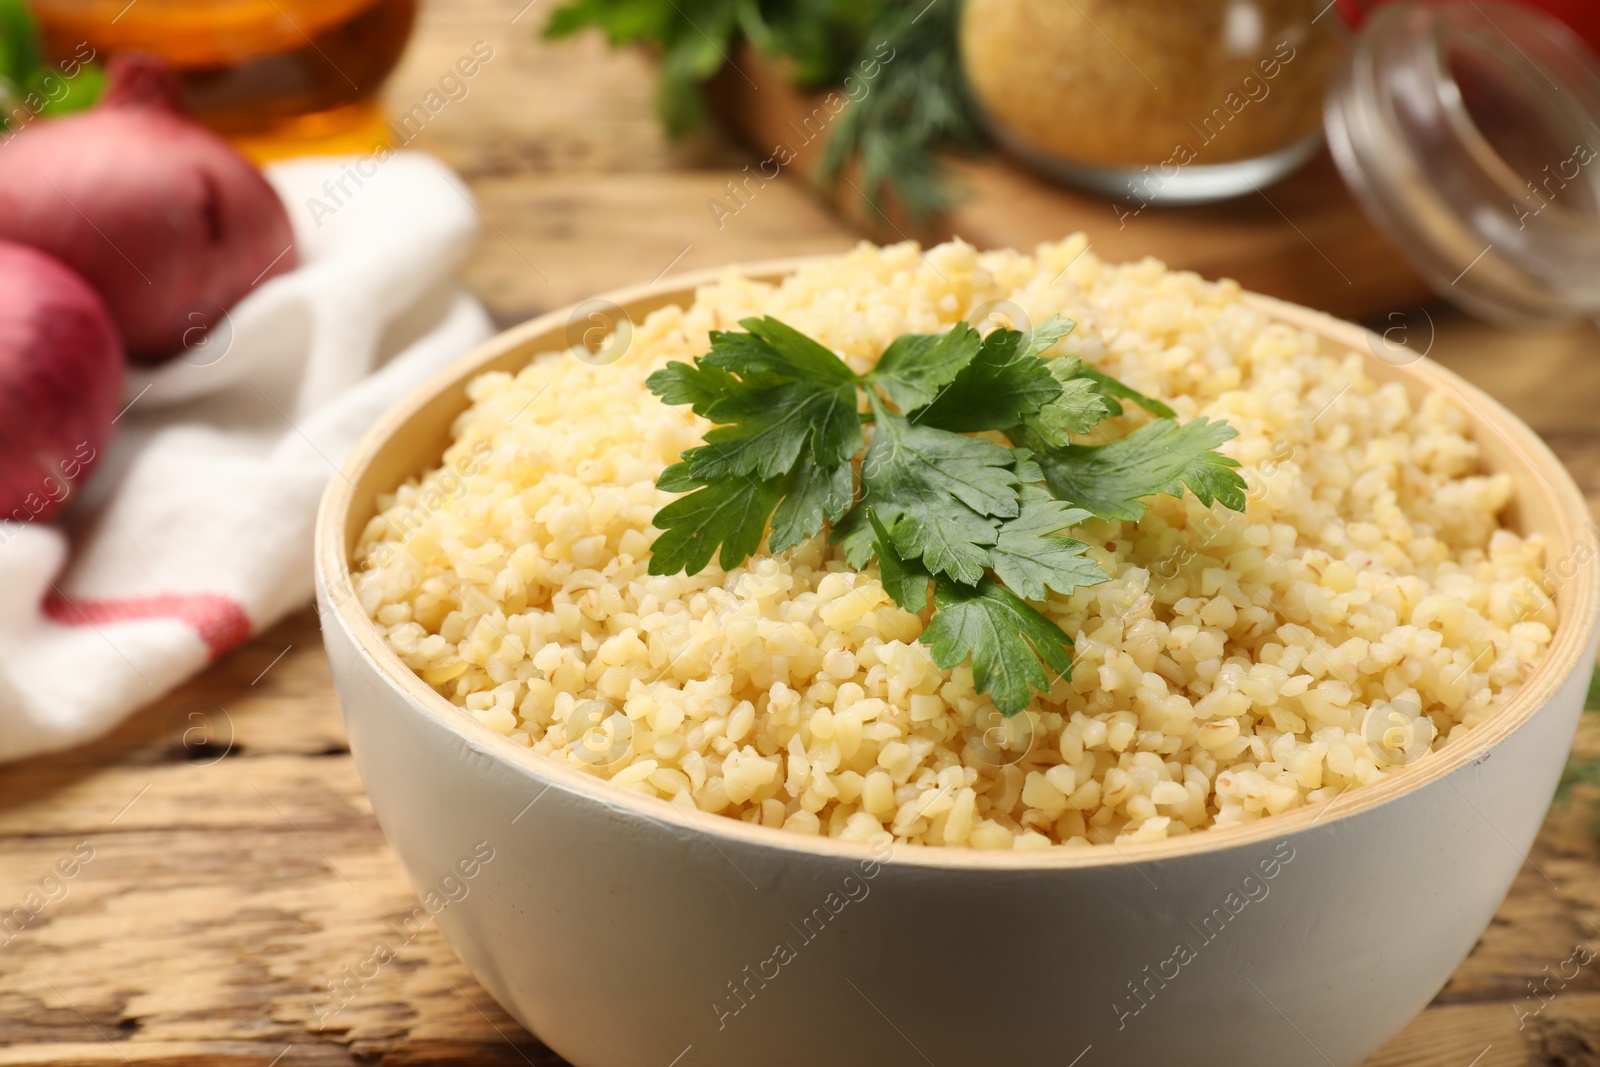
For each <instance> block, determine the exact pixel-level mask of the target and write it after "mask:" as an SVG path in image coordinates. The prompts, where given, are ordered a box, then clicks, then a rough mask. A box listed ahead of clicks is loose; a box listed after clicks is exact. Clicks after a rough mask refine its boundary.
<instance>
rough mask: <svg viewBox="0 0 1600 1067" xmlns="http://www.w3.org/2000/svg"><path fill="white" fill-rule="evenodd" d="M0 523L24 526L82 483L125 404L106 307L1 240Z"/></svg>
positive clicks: (118, 345) (82, 284) (73, 280)
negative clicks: (23, 524) (121, 406)
mask: <svg viewBox="0 0 1600 1067" xmlns="http://www.w3.org/2000/svg"><path fill="white" fill-rule="evenodd" d="M0 293H4V294H5V299H3V300H0V519H11V520H12V521H15V522H30V521H32V520H34V519H39V518H44V517H46V516H48V515H49V514H50V513H51V512H53V511H55V510H56V509H57V508H59V507H60V506H61V504H62V503H63V502H64V501H66V499H67V498H68V497H69V496H71V495H72V493H73V492H74V491H76V490H77V489H78V487H79V486H80V485H81V484H82V482H83V479H84V477H85V476H86V475H87V474H88V472H89V469H90V468H91V467H93V466H94V463H95V460H96V459H98V458H99V456H100V453H101V451H102V450H104V448H105V445H106V440H107V439H108V438H109V437H110V436H111V422H112V420H113V419H114V418H116V415H117V405H118V404H119V403H121V400H122V364H123V357H122V342H121V341H120V340H118V338H117V328H116V325H115V324H114V323H113V322H112V321H111V312H110V311H109V310H107V308H106V304H105V301H103V300H101V299H100V295H99V294H98V293H96V292H95V291H94V290H93V289H91V288H89V283H88V282H86V281H84V280H83V279H82V278H80V277H78V275H76V274H74V273H73V272H72V270H71V269H70V268H68V267H67V265H66V264H65V263H62V262H61V261H60V260H57V259H53V258H51V257H50V256H47V255H45V254H44V253H43V252H40V251H38V250H37V249H33V248H27V247H25V246H23V245H15V244H11V243H10V242H9V241H0Z"/></svg>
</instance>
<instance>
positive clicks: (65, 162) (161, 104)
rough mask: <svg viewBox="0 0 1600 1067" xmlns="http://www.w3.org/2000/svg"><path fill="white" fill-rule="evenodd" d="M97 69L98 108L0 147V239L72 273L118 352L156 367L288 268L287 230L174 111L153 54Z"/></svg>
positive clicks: (274, 208)
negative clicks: (117, 339) (108, 320)
mask: <svg viewBox="0 0 1600 1067" xmlns="http://www.w3.org/2000/svg"><path fill="white" fill-rule="evenodd" d="M108 77H109V82H108V88H107V91H106V95H105V97H104V98H103V100H102V103H101V104H100V106H98V107H96V108H94V109H93V110H91V111H87V112H82V113H79V114H75V115H70V116H67V117H64V118H60V119H53V120H51V121H49V122H41V123H36V124H34V125H31V126H30V127H29V128H28V129H27V130H25V131H23V132H22V133H21V134H19V135H18V136H17V137H16V138H15V139H14V140H12V141H11V142H10V143H9V144H7V145H6V146H5V148H4V151H0V238H3V239H7V240H11V241H16V242H18V243H21V244H27V245H32V246H33V247H35V248H38V249H41V250H42V251H45V252H48V253H50V254H51V255H53V256H55V257H56V258H57V259H60V260H61V261H62V262H63V263H65V264H67V265H68V266H69V267H71V268H73V269H74V270H76V271H77V272H78V273H80V274H81V275H83V277H84V278H86V279H88V281H89V283H90V284H91V285H93V286H94V288H95V289H96V290H98V291H99V293H100V295H101V296H103V297H104V298H105V301H106V304H107V305H108V306H109V307H110V309H111V314H112V317H113V318H114V319H115V320H116V323H117V326H118V328H119V330H120V331H121V333H122V338H123V341H124V342H125V343H126V345H127V349H128V354H129V356H130V357H131V358H133V359H135V360H138V361H140V362H145V363H159V362H162V361H165V360H167V359H170V358H172V357H173V356H175V355H178V354H180V353H181V352H182V351H183V349H184V347H185V344H186V341H187V342H194V341H197V340H200V339H203V338H204V337H205V335H206V332H207V331H208V330H209V328H210V327H211V326H213V325H215V324H216V323H217V322H219V321H220V320H221V319H222V317H223V315H224V313H225V311H226V310H227V309H228V308H231V307H232V306H233V305H234V304H235V303H237V302H238V301H239V300H240V298H242V297H243V296H244V295H245V294H246V293H248V292H249V291H250V290H251V289H252V288H253V287H254V286H256V285H258V284H260V283H261V282H264V281H266V280H267V279H268V278H271V277H274V276H275V275H278V274H282V273H284V272H285V271H288V270H291V269H293V267H294V266H295V263H296V257H295V250H294V234H293V231H292V229H291V227H290V225H289V216H288V213H287V212H286V211H285V210H284V207H283V203H282V201H280V200H279V199H278V195H277V193H275V192H273V190H272V187H271V186H270V185H268V184H267V181H266V179H265V178H263V177H262V176H261V173H260V172H259V171H258V170H256V168H255V167H254V166H252V165H251V164H250V162H249V161H248V160H246V159H245V158H244V157H243V156H241V155H240V154H239V153H238V152H237V151H235V150H234V149H233V147H232V146H230V145H229V144H228V143H227V142H226V141H224V140H222V139H221V138H220V137H218V136H216V135H215V134H213V133H211V132H210V131H209V130H206V129H204V128H203V127H201V126H200V125H198V124H197V123H195V122H194V121H193V120H192V119H190V118H188V117H187V116H185V115H183V114H181V113H179V112H178V111H176V110H175V109H174V102H175V101H176V99H177V96H176V91H175V89H174V88H172V87H171V85H170V78H171V76H170V74H169V73H167V72H166V71H165V68H164V67H162V66H161V65H160V64H159V62H158V61H156V60H152V59H149V58H147V57H141V56H118V57H115V58H114V59H113V60H112V61H111V63H110V65H109V68H108Z"/></svg>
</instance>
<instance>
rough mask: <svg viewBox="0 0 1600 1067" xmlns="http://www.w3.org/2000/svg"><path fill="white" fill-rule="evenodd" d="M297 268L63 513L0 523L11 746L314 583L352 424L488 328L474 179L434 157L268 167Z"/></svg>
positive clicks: (221, 337)
mask: <svg viewBox="0 0 1600 1067" xmlns="http://www.w3.org/2000/svg"><path fill="white" fill-rule="evenodd" d="M267 177H268V179H269V180H270V181H271V182H272V185H273V187H274V188H276V189H277V191H278V194H279V195H280V196H281V197H282V198H283V201H284V203H285V204H286V205H287V207H288V209H289V215H290V218H291V220H292V221H293V224H294V234H295V242H296V248H297V250H298V255H299V266H298V267H297V268H296V269H295V270H293V271H290V272H288V273H286V274H282V275H279V276H277V277H275V278H273V279H271V280H270V281H267V282H264V283H262V284H261V286H260V287H259V288H258V289H256V290H255V291H253V292H252V293H250V294H249V295H248V296H247V297H245V298H244V299H243V300H242V301H240V302H239V303H238V304H237V305H236V306H235V307H234V308H233V309H232V310H231V311H230V312H229V313H228V316H227V317H226V320H225V321H224V322H222V323H221V324H220V325H218V326H215V327H213V328H212V329H210V330H209V331H208V332H206V333H204V334H202V333H199V332H197V333H196V334H195V336H194V337H193V338H192V340H193V342H194V343H193V344H192V345H191V346H190V347H189V348H188V349H187V350H186V351H185V352H184V353H183V354H182V355H181V357H180V358H178V359H176V360H174V361H172V362H170V363H167V364H164V365H162V366H160V367H156V368H153V369H138V368H135V369H133V371H132V373H130V375H129V382H128V389H127V396H126V401H127V402H128V404H129V406H128V408H127V409H126V410H125V411H124V412H123V414H122V415H121V416H120V417H119V420H118V423H117V427H116V429H117V433H116V436H115V438H114V439H113V440H112V442H111V444H110V446H109V447H108V448H107V450H106V454H105V456H104V457H103V458H102V459H101V461H100V465H99V467H98V468H97V469H96V470H95V471H94V473H93V475H92V477H91V478H90V479H89V481H88V483H87V484H86V485H85V486H84V487H83V490H82V492H81V494H80V496H79V498H78V499H77V500H76V502H75V503H74V504H73V506H72V507H71V508H69V511H68V513H67V514H66V515H65V516H64V517H62V519H61V521H59V522H55V523H50V524H45V523H37V522H35V523H27V524H19V523H15V522H0V759H15V758H18V757H21V756H26V755H31V754H33V753H38V752H45V751H49V750H52V749H59V748H65V747H68V746H70V745H74V744H77V743H79V742H82V741H85V740H88V739H89V738H91V737H94V736H96V735H98V734H100V733H102V732H104V731H105V730H108V729H110V728H111V727H112V726H113V725H115V724H116V723H117V722H118V721H120V720H121V719H122V718H123V717H124V716H126V715H127V714H128V713H129V712H131V711H133V710H134V709H135V708H137V707H139V706H141V705H143V704H146V703H148V702H150V701H151V700H154V699H155V698H156V697H158V696H160V695H161V694H163V693H165V692H166V691H167V690H169V689H171V688H172V687H173V686H175V685H177V684H178V683H179V682H181V681H183V680H184V679H185V678H187V677H189V676H190V675H193V674H194V673H196V672H197V671H199V670H201V669H202V668H203V667H205V666H206V665H207V664H208V663H210V662H211V661H212V660H213V659H215V658H216V657H218V656H220V655H221V654H222V653H224V652H226V651H227V650H228V649H230V648H232V647H233V646H235V645H237V644H238V643H240V642H241V641H243V640H245V639H246V638H247V637H249V636H250V635H251V634H253V633H256V632H258V631H260V630H261V629H263V628H265V627H267V626H270V625H271V624H272V623H273V622H275V621H277V620H278V619H279V618H281V617H282V616H283V615H285V614H286V613H288V612H290V611H293V610H294V609H295V608H298V607H300V606H301V605H304V604H305V603H307V602H308V601H309V600H310V598H311V551H312V549H311V538H312V524H313V521H314V519H315V516H316V509H317V501H318V498H319V497H320V496H321V494H322V490H323V487H324V486H325V485H326V484H327V482H328V479H330V478H332V477H336V476H338V475H337V470H338V464H339V463H341V462H342V461H343V459H344V457H345V455H346V453H347V452H348V451H349V450H350V448H351V446H352V445H354V444H355V441H356V439H357V438H358V437H359V436H360V435H361V433H362V431H363V430H365V429H366V427H367V426H369V425H370V424H371V423H372V422H373V421H374V420H375V419H376V418H377V417H378V416H379V415H380V414H381V413H382V412H383V411H384V409H385V408H387V407H389V406H390V405H392V404H394V403H395V402H396V401H397V400H399V399H400V397H401V396H402V395H403V394H404V393H405V392H407V391H408V390H409V389H411V388H412V387H413V386H415V385H416V384H418V383H419V382H421V381H422V380H423V379H424V378H426V377H427V376H428V375H430V374H431V373H432V372H433V371H435V370H437V369H438V368H439V367H441V366H443V365H444V364H446V363H448V362H449V361H450V360H452V359H454V358H455V357H457V356H459V355H461V354H462V353H464V352H466V351H467V350H468V349H469V348H471V347H472V346H473V345H475V344H476V343H478V342H479V341H481V340H483V339H484V338H485V337H487V336H488V335H489V334H490V333H491V326H490V323H489V320H488V317H487V315H485V313H484V310H483V308H482V307H481V306H480V305H479V304H478V302H477V301H476V300H474V299H473V298H472V297H471V296H469V295H467V294H466V293H464V292H463V291H461V289H460V288H459V287H458V285H457V284H456V281H455V275H456V271H457V268H459V267H460V265H461V263H462V261H463V260H464V259H465V258H466V256H467V253H468V252H469V251H470V250H471V248H472V245H473V242H474V240H475V238H476V235H477V228H478V227H477V221H478V219H477V208H476V207H475V205H474V204H473V201H472V199H471V194H470V193H468V191H467V190H466V189H465V187H463V185H462V184H461V182H460V181H459V180H458V179H457V178H456V176H455V175H454V174H452V173H451V172H450V171H449V170H448V169H447V168H445V167H444V166H443V165H441V164H440V163H438V162H437V161H436V160H434V159H432V158H431V157H429V156H426V155H420V154H417V153H399V154H396V155H393V156H390V157H389V158H387V159H386V160H384V161H383V162H377V161H376V160H375V159H372V158H370V157H363V158H362V159H359V160H356V159H344V160H341V159H305V160H295V161H291V162H287V163H281V164H276V165H273V166H270V167H268V168H267Z"/></svg>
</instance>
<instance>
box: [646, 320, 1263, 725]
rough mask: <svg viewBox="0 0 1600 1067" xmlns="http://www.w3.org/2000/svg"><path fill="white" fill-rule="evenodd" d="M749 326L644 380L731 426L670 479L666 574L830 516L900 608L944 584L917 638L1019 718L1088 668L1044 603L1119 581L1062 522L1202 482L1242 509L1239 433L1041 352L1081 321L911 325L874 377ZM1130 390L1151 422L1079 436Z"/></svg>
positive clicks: (792, 539)
mask: <svg viewBox="0 0 1600 1067" xmlns="http://www.w3.org/2000/svg"><path fill="white" fill-rule="evenodd" d="M740 325H741V326H743V327H744V331H743V332H739V331H718V332H714V333H713V334H712V335H711V350H710V351H709V352H707V353H706V354H705V355H703V356H700V357H698V358H697V359H695V360H694V362H693V363H680V362H673V363H669V364H668V365H667V366H666V367H665V368H663V369H662V370H659V371H657V372H655V373H654V374H652V375H651V376H650V378H649V379H648V382H647V384H648V386H649V388H650V390H651V391H652V392H653V393H655V394H656V395H657V396H658V397H660V398H661V400H662V401H664V402H665V403H668V404H674V405H679V404H687V405H689V407H690V408H692V409H693V410H694V412H695V413H696V414H698V415H700V416H702V417H703V418H705V419H707V420H709V421H710V422H712V423H714V424H716V425H715V426H714V428H713V429H711V430H710V431H708V432H707V433H706V435H705V438H704V443H703V444H701V445H698V446H696V447H694V448H691V449H689V450H688V451H686V452H684V453H683V455H682V457H681V458H680V460H679V462H677V463H675V464H673V465H672V466H670V467H668V468H667V469H666V470H665V471H663V472H662V474H661V477H660V479H659V480H658V481H657V483H656V484H657V485H658V486H659V487H660V488H662V489H664V490H667V491H669V492H672V493H678V494H682V495H680V496H679V497H678V499H676V500H674V501H672V502H671V503H670V504H668V505H667V506H666V507H664V508H662V509H661V511H659V512H658V513H657V514H656V516H655V520H654V524H655V526H656V527H658V528H659V529H660V530H661V531H662V533H661V535H660V536H659V537H658V538H657V539H656V542H655V544H654V546H653V548H652V550H651V551H652V555H651V559H650V573H651V574H675V573H678V572H680V571H682V572H684V573H687V574H695V573H698V572H699V571H700V570H702V569H703V568H705V567H706V566H707V565H708V564H709V563H710V562H711V560H712V558H713V557H716V559H717V561H718V563H719V564H720V565H721V566H722V568H723V569H724V570H729V569H732V568H733V567H736V566H738V565H739V564H741V563H743V562H744V561H745V560H746V559H748V558H749V557H750V556H752V555H753V554H755V553H756V552H758V551H759V550H760V548H761V545H762V542H763V541H765V542H766V544H767V549H768V551H770V552H782V551H784V550H785V549H788V548H791V547H793V546H795V545H797V544H800V543H801V542H802V541H805V540H807V539H808V538H811V537H815V536H816V535H817V534H819V533H821V532H822V531H823V530H824V528H831V530H830V534H829V537H830V540H831V541H832V542H833V543H835V544H838V545H839V546H840V547H841V548H842V550H843V552H844V554H845V558H846V560H847V561H848V562H849V563H850V565H851V566H852V567H855V568H857V569H858V570H859V569H863V568H865V567H867V566H870V565H871V564H872V563H874V562H876V563H877V565H878V570H879V574H880V576H881V578H882V581H883V585H884V588H885V589H886V590H887V591H888V593H889V595H890V596H891V597H892V598H893V599H894V601H895V602H896V603H897V604H899V605H900V606H901V607H902V608H904V609H905V610H907V611H910V612H913V613H918V612H921V611H923V610H924V609H925V608H927V606H928V603H929V600H930V596H931V600H932V604H933V612H932V615H931V617H930V620H929V622H928V625H927V627H926V628H925V629H924V631H923V633H922V637H921V641H922V642H923V643H924V644H926V645H928V646H929V648H930V650H931V653H932V655H933V659H934V662H936V663H937V664H938V665H939V666H941V667H944V668H950V667H955V666H957V665H959V664H961V663H963V662H969V661H970V664H971V668H972V676H973V683H974V686H975V688H976V689H977V691H978V692H980V693H988V694H989V696H990V699H992V700H993V701H994V703H995V706H996V707H997V708H998V709H999V710H1000V711H1001V712H1002V713H1003V714H1006V715H1013V714H1015V713H1017V712H1019V711H1021V710H1022V709H1023V708H1025V707H1026V706H1027V704H1028V702H1029V701H1030V700H1031V699H1033V695H1034V693H1036V692H1037V693H1045V692H1048V691H1049V689H1050V686H1051V684H1052V683H1053V681H1054V680H1055V678H1057V677H1060V678H1069V677H1070V674H1071V667H1072V657H1071V652H1070V650H1071V648H1072V638H1071V636H1070V635H1068V634H1067V633H1066V632H1065V631H1063V630H1062V629H1061V628H1060V627H1059V626H1058V625H1057V624H1056V623H1054V622H1053V621H1051V620H1050V619H1049V618H1047V617H1046V616H1045V615H1044V614H1042V613H1041V612H1040V611H1039V610H1038V609H1037V608H1035V607H1034V606H1033V605H1032V604H1031V603H1030V601H1042V600H1044V599H1045V597H1046V596H1047V595H1048V594H1050V593H1054V594H1057V595H1061V596H1065V595H1069V594H1071V593H1072V592H1073V591H1074V590H1076V589H1078V588H1081V587H1084V586H1090V585H1094V584H1096V583H1098V582H1102V581H1105V579H1106V574H1105V573H1104V571H1102V570H1101V569H1100V567H1099V565H1098V564H1096V563H1095V561H1094V560H1093V559H1092V558H1090V557H1089V556H1088V555H1087V554H1086V553H1087V549H1088V546H1087V545H1086V544H1084V543H1083V542H1082V541H1079V540H1076V539H1074V538H1072V537H1070V536H1067V534H1066V533H1065V531H1067V530H1069V529H1071V528H1072V527H1074V526H1077V525H1079V524H1081V523H1083V522H1085V521H1088V520H1089V519H1092V518H1100V519H1137V518H1138V517H1139V516H1140V515H1141V514H1143V512H1144V509H1145V505H1144V504H1143V503H1142V500H1141V498H1143V497H1148V496H1152V495H1155V494H1167V495H1171V496H1179V495H1182V493H1183V492H1184V491H1185V489H1187V490H1188V491H1190V492H1193V493H1194V494H1195V495H1196V496H1197V497H1198V498H1199V499H1200V500H1201V501H1202V502H1204V503H1206V504H1210V503H1212V501H1220V502H1221V503H1222V504H1223V505H1224V506H1226V507H1229V508H1232V509H1234V510H1235V511H1242V510H1244V506H1245V483H1244V479H1243V478H1242V477H1241V476H1240V474H1239V472H1238V470H1237V467H1238V463H1237V461H1235V460H1233V459H1230V458H1228V457H1226V456H1224V455H1222V454H1220V453H1218V452H1217V451H1216V447H1217V446H1218V445H1220V444H1221V443H1222V442H1224V441H1226V440H1228V439H1229V438H1231V437H1233V436H1234V431H1233V429H1232V428H1231V427H1229V426H1228V425H1227V424H1226V423H1222V422H1210V421H1208V420H1206V419H1204V418H1198V419H1193V420H1191V421H1190V422H1187V423H1184V424H1183V425H1181V426H1180V425H1179V424H1178V423H1177V422H1176V421H1175V419H1174V418H1173V417H1172V416H1173V413H1172V410H1171V409H1170V408H1168V407H1167V406H1166V405H1165V404H1162V403H1161V402H1160V401H1158V400H1155V399H1153V398H1151V397H1147V396H1145V395H1143V394H1142V393H1139V392H1137V391H1136V390H1134V389H1131V388H1130V387H1128V386H1127V385H1124V384H1123V383H1121V382H1119V381H1117V380H1115V379H1113V378H1110V377H1108V376H1107V375H1104V374H1101V373H1100V372H1098V371H1095V370H1093V369H1092V368H1089V367H1087V366H1085V365H1084V364H1083V363H1082V362H1081V361H1079V360H1077V359H1070V358H1060V359H1047V358H1044V356H1043V353H1044V352H1045V351H1046V350H1047V349H1049V348H1050V347H1051V346H1052V345H1054V344H1055V343H1056V342H1057V341H1058V340H1060V339H1061V338H1062V337H1064V336H1065V335H1066V334H1067V332H1068V331H1070V330H1071V329H1072V326H1073V324H1072V323H1070V322H1068V321H1066V320H1063V319H1060V318H1053V319H1051V320H1049V321H1048V322H1045V323H1043V324H1042V325H1040V326H1038V327H1036V328H1034V329H1032V330H1028V331H1019V330H1010V329H997V330H994V331H992V332H990V333H989V334H987V335H981V334H979V332H978V331H977V330H976V329H974V328H973V327H972V326H970V325H968V324H967V323H965V322H959V323H957V324H956V325H955V326H953V327H952V328H951V329H950V330H949V331H947V332H946V333H942V334H904V335H902V336H901V337H899V338H897V339H896V340H895V341H894V343H892V344H891V345H890V346H889V347H888V348H887V349H886V350H885V351H884V353H883V355H882V357H881V358H880V359H879V360H878V362H877V364H876V366H874V368H873V369H872V370H871V371H869V372H867V373H866V374H856V373H855V372H854V371H852V370H851V369H850V368H849V367H848V366H847V365H846V364H845V363H844V361H843V360H841V359H840V358H839V357H838V356H836V355H835V354H834V353H833V352H831V351H830V350H829V349H827V348H825V347H824V346H822V345H820V344H818V343H817V342H816V341H814V340H812V339H811V338H809V337H807V336H805V335H804V334H802V333H800V332H798V331H797V330H794V329H793V328H791V327H789V326H787V325H785V324H784V323H782V322H780V321H778V320H777V319H774V318H770V317H768V318H759V319H758V318H751V319H745V320H743V321H742V322H741V323H740ZM1122 400H1128V401H1130V402H1132V403H1134V404H1137V405H1138V406H1140V407H1141V408H1144V409H1145V410H1146V411H1149V412H1151V413H1152V414H1154V415H1156V416H1157V418H1156V421H1154V422H1151V423H1149V424H1147V425H1145V426H1143V427H1140V428H1139V429H1137V430H1135V431H1134V432H1133V433H1131V434H1128V435H1127V436H1126V437H1123V438H1121V439H1120V440H1116V441H1112V442H1111V443H1109V444H1101V445H1086V444H1080V443H1076V442H1074V441H1073V440H1072V435H1073V434H1082V433H1086V432H1088V431H1090V430H1092V429H1094V428H1095V427H1096V426H1098V424H1099V423H1100V422H1102V421H1103V420H1104V419H1106V418H1109V417H1112V416H1113V415H1115V414H1119V413H1121V412H1122V410H1123V408H1122V405H1121V403H1120V401H1122ZM868 423H870V424H871V425H872V439H871V442H870V443H868V442H867V440H866V433H865V429H864V427H865V426H866V425H867V424H868ZM980 433H998V434H1000V435H1001V436H1003V437H1004V439H1005V441H1006V442H1007V443H1005V444H1002V443H999V442H997V441H995V440H993V439H992V438H991V437H987V436H985V437H978V436H972V435H974V434H980ZM858 464H859V470H858V469H857V467H858Z"/></svg>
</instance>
